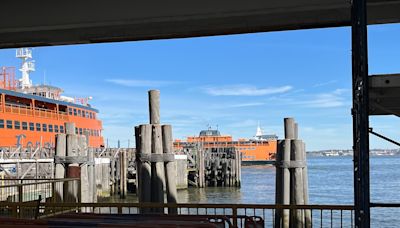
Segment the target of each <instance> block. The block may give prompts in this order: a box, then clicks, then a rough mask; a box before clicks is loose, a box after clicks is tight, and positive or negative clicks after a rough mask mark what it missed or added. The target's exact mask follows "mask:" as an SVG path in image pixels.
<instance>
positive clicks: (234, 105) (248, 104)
mask: <svg viewBox="0 0 400 228" xmlns="http://www.w3.org/2000/svg"><path fill="white" fill-rule="evenodd" d="M262 105H265V103H264V102H251V103H240V104H233V105H229V106H228V108H245V107H254V106H262Z"/></svg>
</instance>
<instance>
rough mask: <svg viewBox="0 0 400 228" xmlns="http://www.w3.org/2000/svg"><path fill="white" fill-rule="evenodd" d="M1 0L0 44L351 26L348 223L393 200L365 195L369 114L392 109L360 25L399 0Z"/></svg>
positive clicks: (399, 8) (362, 220)
mask: <svg viewBox="0 0 400 228" xmlns="http://www.w3.org/2000/svg"><path fill="white" fill-rule="evenodd" d="M2 7H3V9H7V10H4V11H3V13H2V14H1V15H0V19H1V20H0V21H1V22H0V48H11V47H23V46H45V45H61V44H82V43H98V42H113V41H128V40H130V41H132V40H149V39H165V38H181V37H195V36H208V35H224V34H238V33H251V32H267V31H281V30H291V29H306V28H323V27H335V26H351V27H352V65H353V77H352V82H353V86H352V88H353V108H352V115H353V142H354V143H353V149H354V202H355V205H354V210H355V217H354V221H355V225H356V227H369V226H370V208H371V207H378V206H389V207H390V206H392V207H395V206H398V204H392V205H387V204H379V203H371V202H370V193H369V189H370V183H369V173H370V171H369V131H371V132H372V129H370V128H369V115H370V114H380V115H382V114H383V115H387V114H396V113H397V114H396V115H399V114H398V112H396V111H398V107H396V103H393V101H394V102H395V101H396V100H398V99H397V97H396V95H392V97H389V95H387V94H389V93H387V94H385V91H388V90H389V89H394V88H395V87H397V86H398V85H396V84H395V82H396V81H397V79H396V78H397V75H391V76H390V78H389V79H386V80H384V83H383V84H379V83H378V84H374V83H370V79H371V77H369V76H368V50H367V24H379V23H395V22H399V21H400V14H399V13H398V12H400V1H399V0H391V1H379V0H369V1H366V0H353V1H350V2H349V1H345V0H319V1H317V0H300V1H295V0H284V1H279V0H271V1H262V0H256V1H251V2H244V1H237V0H234V1H232V0H229V1H228V0H221V1H211V0H204V1H198V2H193V1H182V0H171V1H167V2H159V3H157V4H154V3H153V2H148V1H142V0H140V1H127V0H121V1H107V0H100V1H95V0H89V1H74V0H72V1H62V2H60V1H51V0H44V1H41V2H40V4H38V3H37V2H35V1H29V2H26V1H22V0H13V1H11V0H9V1H4V2H3V3H2ZM16 12H18V17H16V16H15V13H16ZM72 12H73V13H72ZM374 85H377V86H378V87H380V90H381V91H383V93H380V96H381V97H380V99H376V101H378V100H379V101H382V102H375V101H374V100H372V99H370V95H369V94H370V93H371V94H372V92H373V91H374V90H375V89H376V88H370V87H373V86H374ZM378 89H379V88H378ZM395 94H399V93H398V92H397V93H395ZM375 95H376V94H375ZM397 103H398V102H397ZM375 135H379V134H375ZM382 138H384V139H386V140H390V139H387V138H385V137H384V136H382ZM392 142H393V141H392ZM394 143H395V142H394ZM321 213H322V212H321ZM321 218H322V216H321Z"/></svg>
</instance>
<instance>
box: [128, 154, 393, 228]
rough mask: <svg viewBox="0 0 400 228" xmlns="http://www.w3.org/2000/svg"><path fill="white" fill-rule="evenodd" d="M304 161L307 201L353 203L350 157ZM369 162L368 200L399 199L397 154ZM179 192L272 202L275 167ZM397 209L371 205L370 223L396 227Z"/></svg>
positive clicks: (202, 198)
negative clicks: (234, 183) (231, 182)
mask: <svg viewBox="0 0 400 228" xmlns="http://www.w3.org/2000/svg"><path fill="white" fill-rule="evenodd" d="M307 162H308V171H309V194H310V204H353V162H352V157H309V158H308V161H307ZM370 163H371V168H370V170H371V178H370V179H371V201H372V202H387V203H393V202H400V194H399V192H400V172H399V171H398V169H399V168H400V157H371V161H370ZM178 195H179V199H178V200H179V202H180V203H257V204H273V203H274V202H275V168H274V167H272V166H244V167H242V187H241V188H210V187H209V188H205V189H196V188H189V189H188V190H180V191H179V192H178ZM130 200H133V201H137V199H136V197H133V198H130ZM131 202H132V201H131ZM399 212H400V210H399V209H372V211H371V214H372V216H371V217H372V227H399V226H400V216H399V214H400V213H399Z"/></svg>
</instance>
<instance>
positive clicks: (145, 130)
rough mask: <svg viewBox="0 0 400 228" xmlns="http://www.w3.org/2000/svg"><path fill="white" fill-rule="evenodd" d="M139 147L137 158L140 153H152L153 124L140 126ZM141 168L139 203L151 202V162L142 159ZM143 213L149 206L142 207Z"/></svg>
mask: <svg viewBox="0 0 400 228" xmlns="http://www.w3.org/2000/svg"><path fill="white" fill-rule="evenodd" d="M138 133H139V138H140V140H139V142H138V143H139V148H138V150H137V152H138V155H137V158H139V159H141V158H140V155H141V154H143V155H150V154H151V137H152V126H151V125H150V124H143V125H140V126H139V132H138ZM139 168H140V172H139V174H140V177H139V179H140V185H139V203H149V202H151V193H152V192H151V172H152V170H151V164H150V162H148V161H141V164H140V166H139ZM140 212H141V213H149V212H150V210H149V208H141V209H140Z"/></svg>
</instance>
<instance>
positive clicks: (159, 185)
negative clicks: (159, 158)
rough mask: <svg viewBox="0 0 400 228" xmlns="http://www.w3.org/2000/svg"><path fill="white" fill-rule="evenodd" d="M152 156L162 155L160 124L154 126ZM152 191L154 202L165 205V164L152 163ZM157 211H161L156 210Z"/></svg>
mask: <svg viewBox="0 0 400 228" xmlns="http://www.w3.org/2000/svg"><path fill="white" fill-rule="evenodd" d="M151 153H152V154H162V153H163V145H162V133H161V126H160V125H159V124H153V125H152V144H151ZM151 174H152V175H151V190H152V199H151V201H152V202H155V203H164V183H165V174H164V163H163V162H152V163H151ZM155 211H160V212H162V211H163V210H162V211H161V210H159V209H156V210H155Z"/></svg>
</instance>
